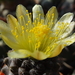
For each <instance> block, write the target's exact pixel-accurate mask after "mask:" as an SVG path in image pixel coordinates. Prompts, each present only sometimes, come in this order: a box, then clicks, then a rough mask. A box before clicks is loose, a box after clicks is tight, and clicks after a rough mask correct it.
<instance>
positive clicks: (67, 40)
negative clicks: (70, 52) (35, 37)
mask: <svg viewBox="0 0 75 75" xmlns="http://www.w3.org/2000/svg"><path fill="white" fill-rule="evenodd" d="M61 42H63V43H65V46H68V45H71V44H72V43H74V42H75V33H74V34H73V35H71V36H69V37H67V38H64V39H63V40H61Z"/></svg>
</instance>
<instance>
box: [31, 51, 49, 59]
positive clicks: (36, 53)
mask: <svg viewBox="0 0 75 75" xmlns="http://www.w3.org/2000/svg"><path fill="white" fill-rule="evenodd" d="M31 57H33V58H35V59H37V60H44V59H46V58H48V55H46V54H45V53H43V52H42V51H38V50H35V51H34V52H33V53H32V54H31Z"/></svg>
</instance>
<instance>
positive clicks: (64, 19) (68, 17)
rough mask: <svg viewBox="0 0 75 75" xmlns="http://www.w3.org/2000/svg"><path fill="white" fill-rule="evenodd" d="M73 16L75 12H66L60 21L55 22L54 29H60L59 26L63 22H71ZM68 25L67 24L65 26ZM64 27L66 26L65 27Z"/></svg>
mask: <svg viewBox="0 0 75 75" xmlns="http://www.w3.org/2000/svg"><path fill="white" fill-rule="evenodd" d="M73 16H74V14H73V13H66V14H64V15H63V16H62V17H61V18H60V19H59V21H58V22H57V23H56V24H55V26H54V28H53V29H54V30H57V29H58V27H59V26H61V25H63V24H62V23H64V24H65V23H70V22H71V21H72V19H73ZM65 27H66V26H65ZM65 27H64V28H65Z"/></svg>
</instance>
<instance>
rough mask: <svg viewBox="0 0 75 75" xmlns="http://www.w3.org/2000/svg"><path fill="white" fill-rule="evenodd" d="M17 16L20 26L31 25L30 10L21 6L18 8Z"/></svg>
mask: <svg viewBox="0 0 75 75" xmlns="http://www.w3.org/2000/svg"><path fill="white" fill-rule="evenodd" d="M16 16H17V18H18V21H19V23H20V25H27V24H28V25H29V24H30V23H31V18H30V16H29V13H28V10H27V9H26V8H25V7H24V6H23V5H21V4H19V5H18V6H17V9H16Z"/></svg>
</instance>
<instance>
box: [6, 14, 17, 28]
mask: <svg viewBox="0 0 75 75" xmlns="http://www.w3.org/2000/svg"><path fill="white" fill-rule="evenodd" d="M7 22H8V25H9V27H10V28H12V29H15V27H16V26H17V25H18V21H17V19H16V18H15V17H14V16H12V15H8V16H7Z"/></svg>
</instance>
